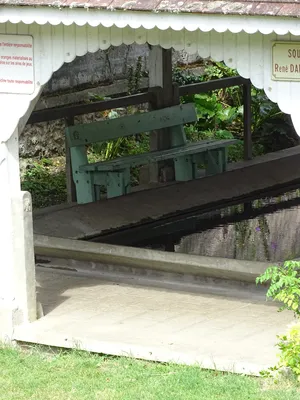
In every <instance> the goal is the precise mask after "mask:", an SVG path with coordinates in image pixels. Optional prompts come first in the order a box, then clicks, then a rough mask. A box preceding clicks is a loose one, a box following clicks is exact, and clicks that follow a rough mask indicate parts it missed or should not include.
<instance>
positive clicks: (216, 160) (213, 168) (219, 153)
mask: <svg viewBox="0 0 300 400" xmlns="http://www.w3.org/2000/svg"><path fill="white" fill-rule="evenodd" d="M207 158H208V160H207V161H208V162H207V167H206V175H215V174H219V173H221V172H224V170H225V169H226V167H225V168H224V162H225V160H224V151H223V149H217V150H210V151H208V153H207Z"/></svg>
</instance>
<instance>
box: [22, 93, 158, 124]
mask: <svg viewBox="0 0 300 400" xmlns="http://www.w3.org/2000/svg"><path fill="white" fill-rule="evenodd" d="M150 100H151V93H149V92H146V93H139V94H134V95H131V96H124V97H119V98H117V99H109V100H103V101H96V102H93V103H89V104H76V105H71V106H67V107H59V108H49V109H45V110H41V111H34V112H33V113H32V114H31V117H30V118H29V119H28V122H27V123H28V124H35V123H37V122H46V121H54V120H56V119H64V118H72V117H75V116H76V115H84V114H90V113H93V112H99V111H106V110H111V109H113V108H119V107H128V106H133V105H137V104H143V103H148V102H149V101H150Z"/></svg>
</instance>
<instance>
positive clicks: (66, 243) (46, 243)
mask: <svg viewBox="0 0 300 400" xmlns="http://www.w3.org/2000/svg"><path fill="white" fill-rule="evenodd" d="M34 247H35V253H36V254H37V255H40V256H46V257H53V258H65V259H74V260H79V261H91V262H96V263H104V264H114V265H121V266H130V267H135V268H139V269H144V270H146V269H151V270H154V271H162V272H171V273H179V274H189V275H194V276H203V277H208V278H219V279H229V280H234V281H242V282H249V283H254V282H255V279H256V277H257V276H259V275H260V274H261V273H262V272H264V271H265V270H266V268H267V267H268V266H269V263H264V262H255V261H243V260H232V259H227V258H219V257H202V256H196V255H189V254H181V253H166V252H162V251H156V250H148V249H139V248H133V247H123V246H116V245H109V244H101V243H90V242H86V241H80V240H73V239H62V238H56V237H49V236H43V235H35V237H34Z"/></svg>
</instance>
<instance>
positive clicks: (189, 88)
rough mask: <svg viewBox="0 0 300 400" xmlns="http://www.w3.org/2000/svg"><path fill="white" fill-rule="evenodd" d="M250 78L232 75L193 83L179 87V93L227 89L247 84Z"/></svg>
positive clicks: (187, 93) (182, 94)
mask: <svg viewBox="0 0 300 400" xmlns="http://www.w3.org/2000/svg"><path fill="white" fill-rule="evenodd" d="M248 82H249V80H248V79H245V78H242V77H241V76H232V77H230V78H220V79H213V80H212V81H207V82H199V83H191V84H190V85H184V86H180V87H179V95H180V96H187V95H192V94H199V93H206V92H210V91H211V90H218V89H225V88H228V87H232V86H241V85H244V84H247V83H248Z"/></svg>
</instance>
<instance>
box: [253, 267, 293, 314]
mask: <svg viewBox="0 0 300 400" xmlns="http://www.w3.org/2000/svg"><path fill="white" fill-rule="evenodd" d="M266 282H270V286H269V289H268V291H267V297H268V298H272V299H273V300H277V301H280V302H281V303H282V304H283V305H282V306H281V307H280V308H279V311H283V310H291V311H293V312H294V313H295V315H296V316H298V317H299V316H300V262H299V261H286V262H284V263H283V264H282V265H278V266H271V267H269V268H267V269H266V271H265V272H264V273H263V274H262V275H260V276H259V277H258V278H257V279H256V283H260V284H263V283H266Z"/></svg>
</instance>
